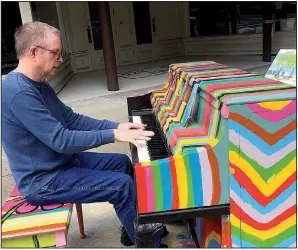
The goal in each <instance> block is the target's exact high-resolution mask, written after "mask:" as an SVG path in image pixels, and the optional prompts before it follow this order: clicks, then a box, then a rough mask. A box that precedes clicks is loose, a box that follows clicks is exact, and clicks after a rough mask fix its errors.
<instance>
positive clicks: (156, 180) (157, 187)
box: [151, 161, 163, 211]
mask: <svg viewBox="0 0 298 250" xmlns="http://www.w3.org/2000/svg"><path fill="white" fill-rule="evenodd" d="M151 165H152V169H153V185H154V192H155V210H156V211H161V210H162V208H163V200H162V183H161V176H160V166H159V164H158V161H152V162H151Z"/></svg>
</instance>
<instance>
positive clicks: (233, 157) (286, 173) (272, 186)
mask: <svg viewBox="0 0 298 250" xmlns="http://www.w3.org/2000/svg"><path fill="white" fill-rule="evenodd" d="M239 157H240V156H239V155H238V154H237V153H236V152H234V151H229V158H230V161H231V162H232V163H233V164H234V165H236V166H238V164H237V162H238V161H239V160H240V162H239V166H241V170H242V171H243V172H244V173H245V174H246V175H247V177H248V178H249V179H250V180H252V181H253V183H254V184H255V185H256V187H257V188H258V189H259V190H260V192H262V193H263V194H264V195H265V196H267V197H268V196H270V195H271V194H273V193H274V191H275V190H276V189H277V188H278V187H280V186H281V185H282V184H283V183H284V182H285V181H286V180H287V179H288V178H289V177H290V176H291V175H292V174H293V173H295V171H296V159H292V160H291V162H290V163H289V164H288V165H287V166H285V167H284V168H283V169H282V170H281V171H280V172H279V173H278V174H276V175H275V176H274V178H270V182H269V183H266V182H265V181H264V180H263V179H262V177H261V176H260V175H259V174H258V172H257V171H256V170H255V169H254V168H253V167H252V166H251V165H250V164H249V163H248V162H247V161H246V160H245V159H243V158H241V157H240V158H239Z"/></svg>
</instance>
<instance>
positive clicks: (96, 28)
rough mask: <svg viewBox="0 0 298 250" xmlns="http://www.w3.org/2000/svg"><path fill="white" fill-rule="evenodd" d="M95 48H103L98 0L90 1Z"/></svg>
mask: <svg viewBox="0 0 298 250" xmlns="http://www.w3.org/2000/svg"><path fill="white" fill-rule="evenodd" d="M88 7H89V13H90V22H91V31H92V37H93V45H94V50H101V49H102V42H101V31H100V21H99V10H98V2H88Z"/></svg>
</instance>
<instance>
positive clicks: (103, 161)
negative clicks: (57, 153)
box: [77, 152, 134, 179]
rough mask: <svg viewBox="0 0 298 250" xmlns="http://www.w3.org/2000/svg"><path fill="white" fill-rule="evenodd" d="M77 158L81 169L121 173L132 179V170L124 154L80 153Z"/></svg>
mask: <svg viewBox="0 0 298 250" xmlns="http://www.w3.org/2000/svg"><path fill="white" fill-rule="evenodd" d="M77 158H78V160H79V161H80V167H81V168H89V169H96V170H107V171H114V172H121V173H124V174H128V175H130V176H131V177H132V178H133V179H134V169H133V166H132V163H131V161H130V159H129V157H128V156H127V155H126V154H117V153H93V152H82V153H78V154H77Z"/></svg>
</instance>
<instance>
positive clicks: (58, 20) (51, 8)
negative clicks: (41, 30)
mask: <svg viewBox="0 0 298 250" xmlns="http://www.w3.org/2000/svg"><path fill="white" fill-rule="evenodd" d="M30 5H31V11H32V16H33V20H34V21H40V22H43V23H47V24H49V25H51V26H53V27H55V28H57V29H58V30H59V31H60V34H61V40H62V46H63V52H64V53H69V51H68V46H67V41H66V34H65V28H64V24H63V18H62V16H60V17H59V15H58V8H57V3H56V2H30ZM60 11H61V9H60Z"/></svg>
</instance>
